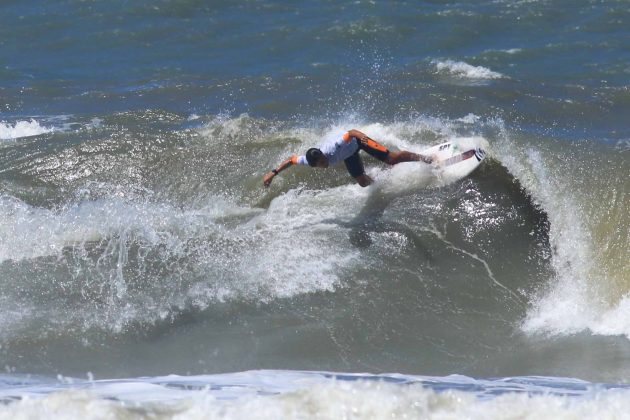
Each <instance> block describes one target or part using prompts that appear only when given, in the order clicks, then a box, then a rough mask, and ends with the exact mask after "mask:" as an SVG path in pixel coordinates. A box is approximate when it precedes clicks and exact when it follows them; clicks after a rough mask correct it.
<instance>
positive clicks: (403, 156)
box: [384, 150, 433, 165]
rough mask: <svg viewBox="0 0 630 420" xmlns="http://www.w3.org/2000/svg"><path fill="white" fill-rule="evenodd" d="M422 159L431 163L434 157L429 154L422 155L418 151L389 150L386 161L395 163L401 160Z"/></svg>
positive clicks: (415, 160) (413, 160)
mask: <svg viewBox="0 0 630 420" xmlns="http://www.w3.org/2000/svg"><path fill="white" fill-rule="evenodd" d="M417 161H422V162H424V163H431V162H432V161H433V159H431V158H430V157H429V156H424V155H420V154H418V153H413V152H408V151H407V150H401V151H399V152H389V154H388V155H387V159H386V160H384V162H385V163H388V164H390V165H395V164H397V163H401V162H417Z"/></svg>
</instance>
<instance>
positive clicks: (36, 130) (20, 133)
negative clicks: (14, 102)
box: [0, 119, 54, 140]
mask: <svg viewBox="0 0 630 420" xmlns="http://www.w3.org/2000/svg"><path fill="white" fill-rule="evenodd" d="M52 131H54V129H53V128H50V127H46V126H43V125H41V124H40V123H39V122H38V121H36V120H34V119H30V120H28V121H27V120H23V121H16V122H15V123H8V122H4V121H2V122H0V140H15V139H19V138H22V137H32V136H39V135H41V134H46V133H50V132H52Z"/></svg>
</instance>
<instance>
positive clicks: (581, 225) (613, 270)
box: [493, 124, 630, 337]
mask: <svg viewBox="0 0 630 420" xmlns="http://www.w3.org/2000/svg"><path fill="white" fill-rule="evenodd" d="M499 125H502V124H499ZM500 131H501V132H502V134H501V136H500V141H498V142H495V143H494V144H493V148H494V149H495V151H498V156H499V159H500V160H501V162H502V163H503V164H504V165H505V166H506V167H507V168H508V170H509V171H510V172H511V173H512V174H513V175H514V176H515V177H516V178H517V179H518V180H519V181H520V182H521V184H522V185H523V187H524V188H525V189H526V190H527V191H528V192H529V193H530V194H531V195H532V197H533V198H534V201H535V202H536V203H537V205H539V206H540V207H541V208H543V209H544V210H545V212H546V213H547V214H548V216H549V221H550V242H551V244H552V247H553V255H552V264H553V268H554V271H555V276H554V277H553V278H552V279H550V280H549V281H548V283H547V286H546V287H545V288H544V290H542V291H541V292H540V293H539V294H538V295H537V296H535V297H532V308H531V310H530V311H529V313H528V315H527V317H526V319H525V320H524V321H523V324H522V328H523V330H524V331H525V332H528V333H542V334H551V335H569V334H575V333H578V332H580V331H584V330H590V331H591V332H592V333H594V334H599V335H626V336H627V337H630V323H629V322H628V320H630V301H629V294H630V266H629V265H628V261H629V257H630V256H629V255H628V252H629V250H630V247H628V245H629V244H630V234H629V233H628V228H627V227H628V226H629V225H630V218H629V216H628V213H627V210H626V209H627V208H628V199H629V194H630V191H628V183H627V182H625V180H624V177H625V176H626V175H625V174H627V168H626V163H625V162H624V160H623V158H622V157H621V156H619V154H618V153H617V152H615V151H614V150H613V149H608V148H607V147H605V146H598V145H595V144H576V145H572V146H571V147H566V145H565V147H562V146H563V145H558V144H557V143H554V142H550V141H547V142H545V143H542V142H536V143H535V144H532V143H529V144H528V143H524V144H523V142H522V139H519V140H520V141H519V140H516V139H515V138H514V136H513V135H512V134H509V133H508V132H507V131H506V130H505V129H500Z"/></svg>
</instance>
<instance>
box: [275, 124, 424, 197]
mask: <svg viewBox="0 0 630 420" xmlns="http://www.w3.org/2000/svg"><path fill="white" fill-rule="evenodd" d="M360 150H363V151H365V152H367V153H368V154H369V155H371V156H372V157H375V158H376V159H378V160H380V161H381V162H385V163H387V164H388V165H396V164H397V163H401V162H414V161H422V162H424V163H431V162H432V161H433V160H432V159H431V158H430V157H428V156H423V155H420V154H418V153H413V152H408V151H406V150H401V151H398V152H393V151H390V150H388V149H387V148H386V147H385V146H383V145H381V144H379V143H377V142H376V141H374V140H372V139H371V138H369V137H368V136H367V135H365V134H364V133H362V132H360V131H359V130H350V131H348V132H346V133H345V134H344V135H343V136H341V137H339V138H337V139H334V140H332V141H329V142H326V143H324V144H322V145H321V146H319V148H311V149H308V150H307V151H306V155H303V156H296V155H294V156H291V157H290V158H288V159H287V160H285V161H284V162H282V163H281V164H280V166H278V167H277V168H276V169H273V170H272V171H271V172H268V173H266V174H265V176H264V177H263V184H264V185H265V187H268V186H269V185H271V181H273V178H274V177H275V176H276V175H278V174H279V173H280V172H282V171H284V170H285V169H287V168H288V167H290V166H293V165H308V166H311V167H313V168H328V167H329V166H331V165H336V164H337V163H339V162H341V161H343V163H344V164H345V165H346V169H348V172H350V175H351V176H352V177H353V178H354V179H356V181H357V182H358V183H359V185H360V186H362V187H367V186H368V185H370V184H371V183H372V182H373V180H372V178H370V176H369V175H367V174H366V173H365V169H364V168H363V161H362V160H361V156H359V151H360Z"/></svg>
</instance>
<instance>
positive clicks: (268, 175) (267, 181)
mask: <svg viewBox="0 0 630 420" xmlns="http://www.w3.org/2000/svg"><path fill="white" fill-rule="evenodd" d="M296 163H297V156H291V157H290V158H288V159H286V160H284V161H283V162H282V163H281V164H280V166H278V167H277V168H275V169H272V170H271V171H269V172H267V173H266V174H265V175H264V176H263V185H264V186H265V187H268V186H269V185H271V181H273V178H274V177H275V176H276V175H278V174H279V173H280V172H282V171H284V170H285V169H287V168H288V167H289V166H292V165H294V164H296Z"/></svg>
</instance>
